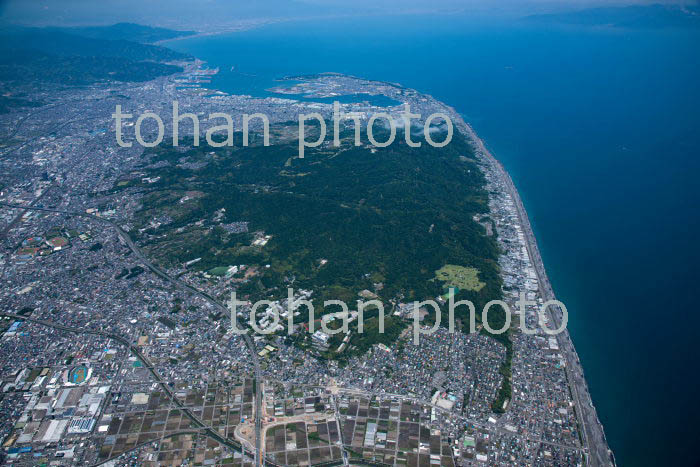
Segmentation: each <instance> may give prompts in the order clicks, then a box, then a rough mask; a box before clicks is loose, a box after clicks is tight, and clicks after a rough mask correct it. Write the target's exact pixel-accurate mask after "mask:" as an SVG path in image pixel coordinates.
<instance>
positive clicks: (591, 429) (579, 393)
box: [460, 119, 615, 467]
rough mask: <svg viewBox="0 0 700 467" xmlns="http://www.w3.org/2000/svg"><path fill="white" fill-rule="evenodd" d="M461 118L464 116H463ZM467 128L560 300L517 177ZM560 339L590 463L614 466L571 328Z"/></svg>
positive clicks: (542, 282)
mask: <svg viewBox="0 0 700 467" xmlns="http://www.w3.org/2000/svg"><path fill="white" fill-rule="evenodd" d="M460 120H461V119H460ZM460 123H463V125H464V128H461V129H463V130H465V131H466V133H467V134H468V135H469V137H470V139H471V140H472V142H473V143H474V146H475V150H476V152H477V154H479V155H481V156H482V157H484V158H485V159H486V161H487V162H489V163H490V164H491V165H492V166H493V167H494V168H495V170H496V172H497V174H498V175H499V177H500V179H501V181H502V183H503V185H504V186H505V187H506V189H507V191H508V193H509V194H510V196H511V198H512V199H513V201H514V203H515V207H516V211H517V214H518V219H519V221H520V226H521V228H522V230H523V233H524V234H525V237H526V240H527V242H526V247H527V252H528V255H529V256H530V260H531V261H532V264H533V266H534V267H535V272H536V274H537V279H538V282H539V286H540V292H541V294H542V299H543V300H544V301H545V302H546V301H549V300H556V297H555V295H554V291H553V290H552V286H551V284H550V282H549V278H548V277H547V273H546V271H545V269H544V263H543V262H542V257H541V255H540V251H539V249H538V247H537V240H536V239H535V235H534V233H533V231H532V227H531V226H530V220H529V218H528V216H527V211H525V207H524V206H523V203H522V200H521V199H520V195H519V194H518V190H517V189H516V188H515V184H514V183H513V180H512V179H511V178H510V175H508V172H506V170H505V169H504V168H503V166H502V165H501V163H500V162H498V160H496V158H494V157H493V155H491V153H490V152H489V151H488V149H486V146H485V145H484V143H483V141H481V139H480V138H479V137H478V135H477V134H476V133H475V132H474V130H473V129H472V128H471V127H470V126H469V125H467V124H466V123H464V121H463V120H462V121H461V122H460ZM552 308H553V307H549V309H548V310H547V311H548V313H549V317H550V319H551V321H552V322H554V324H555V326H556V327H555V328H556V329H558V328H559V326H560V324H561V320H560V318H559V315H558V312H553V311H552ZM557 341H558V343H559V350H560V352H561V353H562V355H564V358H565V359H566V375H567V379H568V381H569V389H570V391H571V395H572V398H573V401H574V404H575V407H576V415H577V417H578V419H579V425H580V430H581V432H582V434H583V441H584V450H585V452H586V454H587V455H586V464H587V465H589V466H593V467H597V466H614V465H615V458H614V456H613V453H612V451H611V450H610V448H609V447H608V442H607V440H606V438H605V433H604V431H603V425H602V424H601V423H600V420H599V419H598V415H597V413H596V410H595V407H594V406H593V401H592V400H591V396H590V393H589V391H588V385H587V384H586V380H585V379H584V377H583V368H582V367H581V362H580V360H579V357H578V355H577V354H576V350H575V349H574V345H573V343H572V341H571V337H570V336H569V332H568V330H566V329H565V330H564V331H563V332H561V333H559V334H558V335H557Z"/></svg>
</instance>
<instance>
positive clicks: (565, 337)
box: [189, 36, 615, 466]
mask: <svg viewBox="0 0 700 467" xmlns="http://www.w3.org/2000/svg"><path fill="white" fill-rule="evenodd" d="M189 37H192V36H189ZM339 77H340V78H349V79H351V80H353V81H356V82H358V83H357V84H359V85H367V84H375V85H377V84H378V85H379V86H380V87H381V88H383V89H379V90H377V91H378V93H379V94H383V95H385V96H387V97H390V98H391V97H395V96H394V95H393V93H392V92H387V90H388V89H387V88H389V89H392V88H394V89H402V90H410V91H413V92H415V93H416V96H422V97H423V98H427V101H428V102H427V104H426V105H435V106H437V107H439V108H442V109H444V110H445V111H447V112H446V113H448V114H449V116H450V117H451V118H452V120H453V122H454V123H455V126H456V127H457V129H459V130H460V131H462V132H463V133H464V134H465V135H466V136H468V137H469V139H470V141H471V143H472V145H473V148H474V152H475V154H476V156H477V158H478V159H479V160H480V161H481V162H482V163H484V164H485V165H487V166H488V168H489V169H490V170H489V172H491V173H492V175H494V176H495V177H496V178H498V180H499V181H500V182H502V184H503V186H504V187H505V189H506V192H507V194H508V195H509V196H510V197H511V198H512V200H513V203H514V206H515V210H516V214H517V217H518V224H519V225H520V227H521V229H522V231H523V233H524V234H525V237H526V241H525V245H524V246H525V247H526V249H527V254H528V256H529V258H530V261H531V263H532V266H533V267H534V270H535V273H536V276H537V282H538V285H539V291H540V294H541V297H542V299H543V301H549V300H555V294H554V291H553V289H552V286H551V283H550V281H549V278H548V276H547V273H546V271H545V268H544V264H543V261H542V258H541V255H540V252H539V248H538V246H537V241H536V238H535V235H534V232H533V230H532V227H531V225H530V220H529V217H528V215H527V211H526V210H525V207H524V205H523V203H522V200H521V198H520V195H519V193H518V191H517V189H516V187H515V184H514V183H513V181H512V179H511V177H510V175H509V174H508V172H507V171H506V170H505V168H504V167H503V165H502V164H501V163H500V162H499V161H498V160H497V159H496V158H495V157H494V156H493V155H492V154H491V152H490V151H489V150H488V149H487V148H486V146H485V144H484V143H483V141H482V140H481V138H480V137H479V136H478V135H477V134H476V132H475V131H474V129H473V128H472V127H471V125H469V124H468V123H467V122H465V121H464V119H463V118H462V116H461V115H460V114H459V113H458V112H457V111H456V110H455V109H454V108H453V107H450V106H448V105H447V104H445V103H443V102H441V101H439V100H437V99H435V98H434V97H433V96H431V95H429V94H424V93H420V92H419V91H416V90H413V89H410V88H405V87H403V86H402V85H400V84H398V83H387V82H381V81H374V80H369V79H365V78H358V77H354V76H352V75H345V74H339V73H328V74H318V75H312V76H309V77H306V78H308V79H311V80H315V79H316V80H317V79H324V78H325V79H329V78H330V79H333V78H339ZM316 91H318V90H316ZM392 91H393V89H392ZM403 97H404V98H405V96H403ZM414 97H415V96H414ZM397 99H400V98H397ZM409 100H411V99H409ZM548 314H549V318H550V320H551V321H553V322H554V324H555V326H556V327H557V328H559V327H560V317H559V316H560V314H559V313H558V312H557V313H555V312H553V311H552V309H551V308H550V309H549V310H548ZM556 339H557V341H558V344H559V348H560V349H561V354H562V356H563V357H564V358H565V360H566V363H565V365H564V367H565V372H566V379H567V381H568V387H569V391H570V393H571V398H572V401H573V403H574V406H575V414H576V419H577V423H578V425H579V430H578V431H579V433H580V436H581V444H582V447H583V451H584V453H585V459H586V465H588V466H614V465H615V460H614V456H613V453H612V451H611V450H610V449H609V447H608V443H607V439H606V437H605V433H604V430H603V426H602V424H601V423H600V421H599V419H598V415H597V412H596V410H595V407H594V406H593V403H592V399H591V396H590V393H589V390H588V386H587V383H586V381H585V379H584V376H583V369H582V366H581V363H580V360H579V357H578V354H577V353H576V350H575V348H574V345H573V342H572V341H571V337H570V335H569V332H568V330H567V329H566V328H565V329H564V331H563V332H561V333H559V334H558V335H557V336H556ZM257 440H258V441H259V437H258V438H257Z"/></svg>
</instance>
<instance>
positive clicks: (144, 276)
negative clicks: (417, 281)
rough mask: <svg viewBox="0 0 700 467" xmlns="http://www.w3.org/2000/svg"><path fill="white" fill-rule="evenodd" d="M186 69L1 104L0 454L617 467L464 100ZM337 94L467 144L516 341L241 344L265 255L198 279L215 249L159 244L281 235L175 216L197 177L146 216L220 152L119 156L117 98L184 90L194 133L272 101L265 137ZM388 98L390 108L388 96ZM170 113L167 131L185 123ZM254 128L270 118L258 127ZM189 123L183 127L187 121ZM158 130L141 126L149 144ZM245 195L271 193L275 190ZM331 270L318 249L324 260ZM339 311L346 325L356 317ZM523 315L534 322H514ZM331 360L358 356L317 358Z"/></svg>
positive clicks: (152, 103)
mask: <svg viewBox="0 0 700 467" xmlns="http://www.w3.org/2000/svg"><path fill="white" fill-rule="evenodd" d="M180 65H181V66H182V67H183V68H184V72H182V73H178V74H174V75H171V76H165V77H160V78H156V79H154V80H151V81H147V82H145V83H119V82H110V83H105V84H96V85H90V86H85V87H82V88H67V87H61V86H49V85H46V86H44V87H41V86H38V87H37V86H35V87H33V88H31V89H29V88H28V89H27V90H26V92H27V93H28V95H29V96H30V97H31V98H33V99H34V100H36V101H37V102H42V105H40V106H37V107H35V108H31V109H26V108H24V109H13V110H11V111H10V112H9V113H6V114H0V127H1V128H3V140H4V141H5V143H4V144H3V146H2V147H1V148H0V153H1V154H2V156H3V157H2V159H1V160H0V165H2V172H3V174H6V175H5V176H4V178H3V179H2V186H0V242H2V251H0V267H1V268H2V269H1V273H0V284H1V287H0V290H1V292H0V311H1V313H2V316H3V319H2V320H0V330H1V331H2V336H1V337H0V360H1V361H0V363H1V364H2V365H1V366H2V372H1V373H0V392H1V393H2V399H0V442H2V451H0V459H2V462H4V463H7V464H11V465H36V464H37V463H51V465H74V464H75V465H100V464H108V465H135V464H138V465H182V464H185V463H186V464H194V465H222V464H224V465H263V464H264V465H416V466H417V465H445V466H453V465H459V466H461V465H591V466H598V465H612V464H614V461H613V459H612V454H611V453H610V451H609V450H608V447H607V443H606V440H605V437H604V434H603V429H602V426H601V425H600V423H599V422H598V419H597V415H596V413H595V409H594V407H593V405H592V402H591V399H590V395H589V394H588V390H587V387H586V383H585V380H584V378H583V372H582V369H581V366H580V363H579V361H578V357H577V356H576V353H575V350H574V347H573V344H572V342H571V340H570V338H569V335H568V332H566V331H564V332H563V333H561V334H559V335H557V336H551V335H548V334H546V333H545V332H544V331H543V330H542V329H540V328H539V327H538V320H539V318H538V315H537V307H539V306H540V305H541V304H542V303H544V302H546V301H548V300H552V299H554V293H553V291H552V288H551V286H550V284H549V281H548V279H547V276H546V273H545V271H544V267H543V264H542V260H541V258H540V254H539V251H538V249H537V244H536V241H535V238H534V235H533V233H532V229H531V227H530V224H529V221H528V218H527V214H526V212H525V210H524V207H523V205H522V202H521V201H520V198H519V196H518V193H517V191H516V189H515V187H514V185H513V182H512V181H511V179H510V177H509V176H508V174H507V173H506V172H505V170H504V169H503V167H502V166H501V165H500V164H499V163H498V162H497V161H496V160H495V159H494V158H493V157H492V156H491V154H490V153H489V152H488V150H487V149H486V148H485V147H484V144H483V143H482V142H481V140H480V139H479V138H478V136H477V135H476V134H475V133H474V131H473V130H472V129H471V127H470V126H469V125H468V124H466V123H465V122H464V121H463V119H462V118H461V116H460V115H459V114H458V113H457V112H456V111H455V110H454V109H452V108H450V107H447V106H446V105H444V104H442V103H441V102H438V101H437V100H435V99H434V98H432V97H431V96H428V95H425V94H421V93H419V92H418V91H415V90H411V89H406V88H403V87H402V86H400V85H397V84H393V83H385V82H375V81H369V80H364V79H359V78H355V77H351V76H345V75H339V74H321V75H314V76H305V77H296V78H295V79H294V80H290V81H286V80H283V81H281V82H280V85H279V86H277V87H275V88H273V89H272V91H274V92H275V93H276V97H266V98H255V97H250V96H241V95H229V94H226V93H224V92H221V91H217V90H211V89H207V88H206V86H207V85H208V84H209V82H210V81H211V77H212V75H214V74H216V72H217V70H213V69H210V68H207V67H206V65H205V64H204V63H202V62H200V61H186V62H182V63H180ZM300 96H303V98H301V97H300ZM339 96H365V97H366V99H363V98H360V99H358V101H357V102H351V103H342V104H341V107H342V109H343V111H344V112H345V113H347V114H351V115H354V116H357V117H358V118H359V119H360V120H361V121H362V122H363V123H364V124H366V122H367V120H368V118H369V117H370V116H371V115H372V114H373V113H377V112H386V113H389V114H390V115H392V116H395V119H396V120H397V121H400V120H401V117H400V113H401V112H402V111H403V108H404V106H405V105H406V104H408V105H410V107H411V110H412V111H413V112H416V113H419V114H421V115H424V116H427V115H430V114H433V113H436V112H442V113H445V114H447V115H449V116H450V118H451V119H452V121H453V122H454V123H455V128H456V130H458V131H459V132H461V133H462V134H463V135H465V136H466V137H467V138H468V139H469V141H470V142H471V144H472V145H473V149H474V155H475V162H474V163H475V164H477V166H478V168H479V170H480V171H481V172H482V173H483V176H484V178H485V189H486V192H487V193H488V208H489V212H488V213H487V214H477V215H475V216H474V219H473V220H474V221H475V222H477V223H478V224H481V226H482V227H483V232H485V233H484V235H486V236H488V237H491V238H495V241H496V242H497V244H498V246H499V248H500V254H499V256H498V266H499V271H500V274H501V279H502V282H503V285H502V288H503V297H504V298H503V299H504V301H506V302H507V303H508V304H509V305H511V309H513V310H516V309H517V308H516V307H515V306H514V303H515V302H516V301H517V300H518V298H519V294H520V293H521V292H524V293H525V294H526V296H527V298H528V300H531V301H532V302H534V303H533V304H532V305H531V306H529V307H528V308H527V310H526V312H525V314H524V315H521V314H516V315H514V317H513V320H514V323H513V324H512V329H511V331H510V334H509V335H510V340H509V341H508V342H509V343H508V344H504V342H503V341H499V340H496V339H494V338H493V336H489V335H486V333H484V332H478V333H473V334H465V333H462V332H460V331H457V332H454V333H450V332H448V329H446V328H442V327H441V328H439V329H438V330H437V331H436V332H434V333H433V334H430V335H428V334H425V335H422V336H421V340H420V343H419V345H413V344H412V343H411V336H410V326H409V327H407V328H405V329H403V331H401V332H400V334H399V335H398V336H397V338H396V339H395V340H394V341H393V342H389V343H379V344H373V345H371V346H369V348H368V349H367V350H366V351H365V352H359V351H356V350H357V348H358V347H359V346H360V345H361V344H358V341H356V340H355V339H356V335H355V334H356V332H353V331H352V330H351V331H348V332H347V333H346V334H345V335H344V336H343V337H342V339H340V342H339V343H336V342H335V341H333V338H332V336H331V335H329V334H328V333H324V332H323V331H322V330H315V331H314V333H313V334H312V335H310V336H309V337H308V339H306V338H304V337H302V336H303V334H304V333H305V329H304V326H303V325H299V326H298V327H297V328H296V329H295V332H294V334H295V335H294V336H292V337H289V336H287V333H286V330H285V332H284V333H273V334H270V335H258V334H255V333H247V334H244V335H237V334H235V333H234V332H232V330H231V329H230V320H229V313H230V309H229V307H228V306H227V300H228V297H229V296H230V294H231V292H232V291H233V290H238V289H239V288H243V287H245V286H246V284H250V283H253V282H255V281H257V280H259V279H258V278H259V277H260V276H261V275H263V273H264V271H265V269H266V268H268V269H269V268H270V265H269V264H253V263H252V261H250V262H246V263H244V262H243V260H241V262H239V263H237V264H223V265H221V266H218V267H216V268H210V269H206V270H201V269H198V265H200V264H202V261H204V260H203V259H202V256H195V257H192V258H188V260H187V261H183V262H181V263H179V264H171V263H168V264H167V265H164V264H162V261H159V259H160V258H162V257H163V256H161V255H163V251H164V250H165V249H167V247H168V246H167V245H165V244H164V243H163V241H164V239H165V240H167V239H168V238H169V237H168V235H170V232H169V231H168V230H165V229H171V228H172V231H173V232H174V233H176V234H187V233H188V232H196V233H197V235H201V236H208V235H212V236H213V235H224V236H227V237H226V238H228V236H235V235H248V236H250V241H251V243H250V245H245V247H246V248H251V249H253V250H255V251H261V250H262V251H264V249H265V248H268V243H269V242H275V241H276V238H275V237H274V236H273V235H270V234H268V233H266V232H264V231H257V230H254V228H255V227H254V225H253V223H252V222H251V221H250V220H249V219H247V218H245V217H244V216H243V217H236V216H238V213H233V212H230V209H229V210H228V211H227V210H226V209H223V208H222V209H218V210H216V211H215V212H214V213H211V215H210V213H208V212H206V215H202V216H201V217H196V215H193V217H191V218H187V220H186V221H180V219H178V218H174V216H173V214H172V212H173V209H181V210H185V211H186V212H188V213H189V212H200V211H198V210H197V209H199V208H197V209H192V210H191V211H190V210H189V209H190V208H189V207H190V206H195V205H196V203H198V199H200V198H202V197H203V196H204V193H203V192H201V191H199V190H183V191H182V192H180V191H178V190H171V192H170V194H169V195H170V196H173V197H172V198H168V200H167V202H165V203H163V204H162V205H161V206H162V209H163V212H161V213H156V214H155V215H152V216H151V214H150V213H151V212H152V211H148V213H149V214H148V215H149V216H150V217H147V218H146V217H145V216H144V215H143V214H142V211H143V208H144V206H145V205H146V204H147V203H150V202H151V198H149V196H152V194H153V193H154V192H157V191H158V187H160V186H162V184H163V183H164V182H165V181H166V179H167V175H157V171H158V170H159V169H164V168H168V169H172V168H174V169H175V170H178V171H182V172H183V173H186V174H187V177H188V178H193V177H194V176H195V175H192V174H196V173H198V171H201V170H206V168H207V166H208V165H209V164H214V163H215V162H216V161H217V160H218V158H219V157H220V156H219V155H218V154H217V153H214V152H213V151H212V152H211V154H204V155H202V154H194V153H192V152H190V149H191V148H187V147H182V148H178V149H177V150H179V151H180V153H178V156H177V157H175V158H170V159H165V158H162V157H161V155H160V153H157V152H155V153H154V152H146V151H145V150H144V148H143V147H142V146H140V145H138V144H133V145H132V146H131V147H119V146H118V145H117V144H116V143H115V134H114V130H115V128H114V121H113V119H112V114H113V113H114V109H115V107H116V105H120V106H121V107H122V109H124V111H125V112H129V113H133V114H142V113H144V112H154V113H157V114H159V115H162V116H164V117H167V116H168V115H170V114H171V112H172V108H171V103H172V101H174V100H177V101H178V102H179V107H180V109H181V111H182V112H191V113H194V114H196V115H198V116H202V119H201V121H200V125H201V128H200V132H202V133H203V132H204V131H205V130H206V129H207V128H209V127H210V126H211V125H213V123H212V122H208V121H207V120H206V119H205V118H204V116H206V115H209V114H211V113H215V112H225V113H227V114H229V115H233V116H236V115H238V116H240V115H243V114H244V113H245V114H253V113H262V114H265V115H267V116H268V117H269V120H270V124H271V140H272V143H271V144H272V145H273V146H274V145H275V144H276V141H278V140H279V141H284V142H287V141H290V140H292V139H293V138H294V137H295V136H296V133H295V131H296V127H295V126H289V125H288V123H289V122H295V121H296V119H297V116H298V114H300V113H310V112H317V113H319V114H321V115H322V116H323V117H324V118H327V119H330V118H331V117H332V112H333V105H332V103H330V102H329V101H328V99H333V98H335V97H339ZM376 96H384V97H385V98H388V99H389V100H390V102H389V103H382V104H381V105H380V104H377V103H376V102H375V101H374V100H373V99H372V98H374V97H376ZM164 120H165V126H166V129H170V128H171V126H172V121H168V119H167V118H164ZM251 125H252V127H251V128H252V129H254V130H256V131H260V130H261V129H262V128H261V127H260V122H259V121H257V122H251ZM254 125H257V126H254ZM132 126H133V125H129V124H128V123H127V124H126V127H125V132H124V138H125V140H129V141H132V142H134V132H133V128H132ZM234 126H235V128H236V129H240V128H242V122H241V121H240V120H237V121H235V122H234ZM421 126H422V124H421ZM188 129H189V131H190V132H191V126H187V125H184V124H181V125H180V132H181V134H184V133H186V131H187V130H188ZM155 131H156V128H155V127H149V126H148V124H147V123H146V122H144V124H143V132H144V134H145V135H148V136H149V138H146V139H148V140H153V135H154V134H155ZM166 134H170V132H168V131H166ZM190 134H191V133H190ZM258 144H259V141H258ZM349 144H350V143H348V142H346V141H344V145H341V146H340V147H339V148H334V147H333V145H332V141H331V140H329V141H327V142H324V143H323V144H322V145H321V147H320V150H322V151H326V153H328V154H330V155H331V156H330V157H335V156H337V153H340V152H342V151H344V150H346V149H347V147H348V145H349ZM253 146H254V147H255V145H253ZM240 150H241V151H245V149H242V148H241V149H240ZM289 156H290V158H289V160H288V161H287V162H286V163H284V165H283V171H284V170H285V169H284V168H286V167H290V166H292V165H293V164H294V163H295V156H296V155H295V153H290V154H289ZM377 156H378V157H381V154H379V153H378V154H377ZM465 159H467V158H466V157H465ZM190 175H192V177H190ZM285 175H288V174H286V173H285ZM294 176H298V177H301V176H304V174H294ZM163 177H165V178H163ZM290 177H291V175H290ZM178 183H179V182H178ZM253 185H254V186H253ZM343 188H344V189H347V190H352V189H353V187H352V186H348V187H343ZM246 189H248V190H249V191H250V192H252V193H256V194H257V193H267V192H270V191H271V188H270V186H268V185H265V184H264V183H262V182H261V183H259V184H251V185H249V186H247V187H246ZM173 193H174V194H175V195H176V196H174V195H173ZM294 214H297V213H293V212H292V213H290V215H294ZM136 219H139V221H138V222H137V220H136ZM432 228H433V227H432V226H431V227H430V229H431V231H432ZM246 238H247V237H246ZM193 241H194V242H195V243H196V240H193ZM188 247H189V245H187V244H183V245H182V246H181V247H178V248H188ZM246 251H248V250H246ZM204 253H206V252H204ZM204 253H203V254H204ZM324 261H326V262H324ZM326 264H327V260H326V259H321V260H320V262H319V264H318V266H316V267H317V268H319V269H320V268H322V267H325V265H326ZM464 271H467V270H466V269H464ZM285 274H286V276H285V277H286V278H287V277H290V276H293V275H294V271H285ZM464 274H466V272H464ZM472 279H473V278H472ZM475 280H476V287H477V288H478V287H479V284H478V279H475ZM371 282H373V283H372V286H371V290H370V289H365V290H360V291H357V293H358V298H359V297H361V298H363V299H376V297H377V296H379V295H380V294H381V291H382V289H383V287H384V284H383V283H382V281H381V280H377V281H376V282H374V280H373V281H371ZM289 283H290V284H292V285H293V283H294V278H290V279H289ZM295 291H296V292H295V295H294V296H293V297H292V298H291V299H290V298H289V297H269V298H270V305H269V306H268V308H267V310H265V311H263V312H259V313H258V315H257V316H256V319H257V324H258V326H259V327H261V328H266V327H267V326H270V325H271V324H272V323H271V319H270V317H271V316H272V314H273V312H279V313H280V315H281V316H283V317H284V316H285V315H284V313H285V312H286V311H285V310H291V311H292V313H297V312H301V309H302V302H303V301H304V300H312V299H314V298H315V297H316V296H318V294H319V291H317V290H309V289H305V288H296V289H295ZM436 299H437V300H439V301H441V302H443V303H444V301H445V298H444V297H436ZM290 302H291V303H290ZM413 311H414V310H413V308H412V306H411V301H410V300H408V298H407V297H406V298H405V299H404V298H402V297H400V296H397V297H396V299H395V300H393V301H392V302H390V303H388V306H387V314H389V313H390V314H391V317H392V318H393V319H395V320H396V323H398V324H397V325H400V326H403V325H404V324H403V323H405V322H410V321H411V320H412V313H413ZM249 312H250V307H246V306H244V307H242V308H241V309H240V311H239V314H238V315H237V316H235V317H234V318H235V319H237V320H238V322H240V323H242V324H241V326H244V323H246V322H247V321H248V316H249ZM347 318H348V319H349V320H350V321H355V320H356V318H357V313H356V311H355V310H352V311H350V312H349V313H348V317H347ZM547 318H548V319H547V321H548V322H547V325H548V326H549V327H550V328H552V329H554V328H557V327H559V325H560V324H561V316H560V313H559V311H554V310H552V309H551V308H550V313H549V315H548V317H547ZM522 320H524V321H526V324H527V325H528V328H530V329H536V332H535V333H534V334H532V335H529V334H525V333H522V332H520V331H519V330H518V324H519V322H520V321H522ZM425 325H426V326H428V325H429V324H428V322H427V321H426V324H425ZM300 342H301V343H300ZM336 344H337V345H336ZM351 351H352V352H351ZM329 352H331V353H332V354H333V355H336V356H341V357H344V356H346V355H347V357H346V358H347V360H346V361H341V360H340V359H337V360H336V359H333V358H326V356H327V355H328V354H329Z"/></svg>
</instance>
